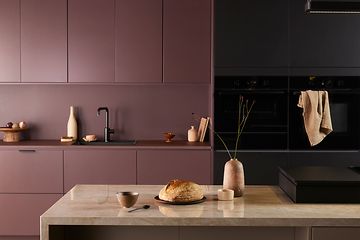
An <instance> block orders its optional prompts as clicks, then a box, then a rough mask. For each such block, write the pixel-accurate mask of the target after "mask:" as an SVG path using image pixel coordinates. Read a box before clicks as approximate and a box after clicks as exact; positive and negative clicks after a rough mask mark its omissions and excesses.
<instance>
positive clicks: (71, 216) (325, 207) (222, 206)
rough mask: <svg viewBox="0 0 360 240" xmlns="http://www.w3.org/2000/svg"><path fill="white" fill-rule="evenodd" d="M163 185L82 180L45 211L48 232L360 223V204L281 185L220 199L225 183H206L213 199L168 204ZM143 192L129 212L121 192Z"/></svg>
mask: <svg viewBox="0 0 360 240" xmlns="http://www.w3.org/2000/svg"><path fill="white" fill-rule="evenodd" d="M161 188H162V186H158V185H156V186H155V185H77V186H75V187H74V188H73V189H72V190H70V191H69V192H68V193H67V194H66V195H65V196H64V197H62V198H61V199H60V200H59V201H58V202H57V203H55V204H54V205H53V206H52V207H51V208H50V209H48V210H47V211H46V212H45V213H44V214H43V215H42V216H41V227H42V234H46V233H47V231H48V230H47V229H48V226H49V225H115V226H267V227H276V226H287V227H304V226H358V227H359V226H360V204H295V203H293V202H292V201H291V200H290V199H289V198H288V197H287V196H286V195H285V194H284V193H283V192H282V191H281V189H280V188H279V187H276V186H247V187H246V193H245V196H244V197H241V198H235V199H234V200H233V201H218V200H217V196H216V193H217V190H218V189H219V188H221V186H204V189H205V196H206V198H207V200H206V201H205V202H203V203H200V204H194V205H186V206H184V205H168V204H163V203H159V202H157V201H156V200H154V197H155V196H156V195H157V194H158V192H159V190H160V189H161ZM119 191H137V192H139V193H140V196H139V200H138V202H137V204H136V205H135V207H139V206H142V205H144V204H150V205H151V207H150V209H147V210H138V211H135V212H132V213H128V212H127V210H126V209H123V208H121V207H120V206H119V204H118V202H117V199H116V196H115V193H116V192H119Z"/></svg>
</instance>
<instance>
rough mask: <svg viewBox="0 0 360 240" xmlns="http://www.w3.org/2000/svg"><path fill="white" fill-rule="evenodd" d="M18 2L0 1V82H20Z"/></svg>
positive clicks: (17, 0)
mask: <svg viewBox="0 0 360 240" xmlns="http://www.w3.org/2000/svg"><path fill="white" fill-rule="evenodd" d="M19 9H20V0H0V33H1V34H0V82H20V13H19Z"/></svg>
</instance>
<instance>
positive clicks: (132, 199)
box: [116, 192, 139, 208]
mask: <svg viewBox="0 0 360 240" xmlns="http://www.w3.org/2000/svg"><path fill="white" fill-rule="evenodd" d="M116 197H117V199H118V201H119V203H120V206H121V207H124V208H129V207H132V206H134V204H135V203H136V201H137V200H138V197H139V193H137V192H117V193H116Z"/></svg>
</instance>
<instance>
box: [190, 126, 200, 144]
mask: <svg viewBox="0 0 360 240" xmlns="http://www.w3.org/2000/svg"><path fill="white" fill-rule="evenodd" d="M197 140H198V133H197V130H196V129H195V127H194V126H191V128H190V129H189V130H188V141H189V142H196V141H197Z"/></svg>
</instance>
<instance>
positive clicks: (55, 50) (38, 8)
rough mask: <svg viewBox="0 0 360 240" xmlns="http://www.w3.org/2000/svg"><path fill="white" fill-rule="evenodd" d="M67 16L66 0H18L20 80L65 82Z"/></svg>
mask: <svg viewBox="0 0 360 240" xmlns="http://www.w3.org/2000/svg"><path fill="white" fill-rule="evenodd" d="M15 2H16V1H15ZM2 10H3V9H1V11H2ZM66 18H67V0H22V1H21V81H22V82H66V80H67V19H66Z"/></svg>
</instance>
